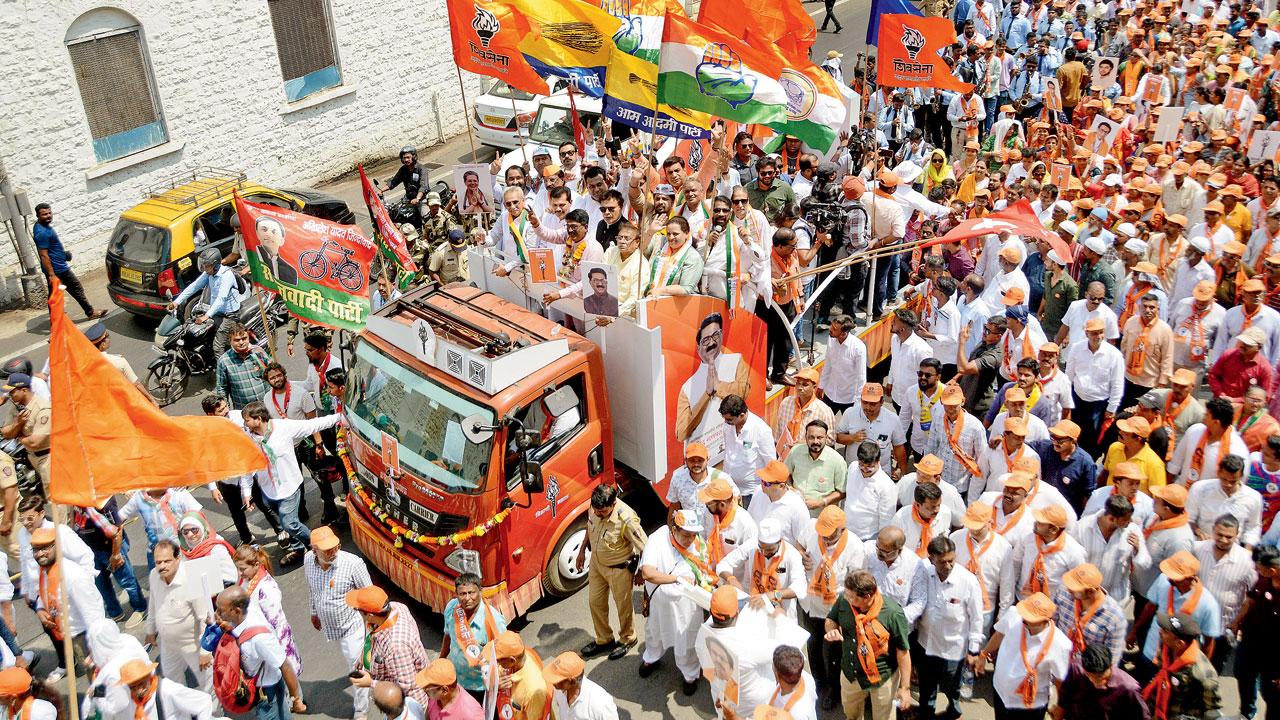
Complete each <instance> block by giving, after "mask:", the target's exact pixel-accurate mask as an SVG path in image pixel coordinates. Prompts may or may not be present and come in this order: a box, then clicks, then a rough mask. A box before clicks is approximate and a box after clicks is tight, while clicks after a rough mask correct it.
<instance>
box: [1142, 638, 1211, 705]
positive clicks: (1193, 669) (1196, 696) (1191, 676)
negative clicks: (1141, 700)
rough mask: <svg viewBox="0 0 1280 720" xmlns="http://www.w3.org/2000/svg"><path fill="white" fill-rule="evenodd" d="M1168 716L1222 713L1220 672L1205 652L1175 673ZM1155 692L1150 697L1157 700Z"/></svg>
mask: <svg viewBox="0 0 1280 720" xmlns="http://www.w3.org/2000/svg"><path fill="white" fill-rule="evenodd" d="M1170 683H1171V686H1172V687H1171V691H1170V693H1169V707H1168V713H1167V717H1169V718H1178V717H1188V718H1204V719H1206V720H1214V718H1218V717H1220V716H1221V713H1222V694H1221V692H1220V690H1219V687H1218V673H1217V672H1216V671H1214V669H1213V664H1212V663H1211V662H1209V658H1208V657H1206V656H1205V654H1204V653H1203V652H1201V653H1199V657H1197V658H1196V661H1195V662H1193V663H1191V664H1190V665H1187V666H1186V667H1184V668H1182V669H1181V670H1178V671H1177V672H1175V673H1172V675H1171V676H1170ZM1154 699H1155V693H1154V692H1153V693H1152V694H1151V696H1150V697H1149V698H1148V702H1149V703H1154Z"/></svg>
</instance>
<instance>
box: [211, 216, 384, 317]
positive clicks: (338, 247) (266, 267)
mask: <svg viewBox="0 0 1280 720" xmlns="http://www.w3.org/2000/svg"><path fill="white" fill-rule="evenodd" d="M235 202H236V212H237V213H238V214H239V216H240V227H241V230H242V232H243V234H244V248H245V254H246V255H247V256H248V259H249V270H250V272H251V273H252V276H253V282H254V284H255V285H258V286H259V287H261V288H263V289H265V290H267V291H270V292H274V293H277V294H279V295H280V298H281V299H282V300H283V301H284V303H285V305H286V306H287V307H288V308H289V312H291V313H293V314H294V315H296V316H297V317H298V318H299V319H300V320H305V321H306V322H311V323H317V324H320V325H324V326H327V327H331V328H334V329H339V330H359V329H361V328H363V327H364V324H365V321H366V320H368V318H369V311H370V301H369V266H370V264H371V263H372V262H373V256H374V254H375V253H376V252H377V246H375V245H374V243H373V242H372V241H370V240H369V239H368V238H366V237H365V236H364V235H362V234H361V233H360V230H359V228H357V227H356V226H354V225H339V224H337V223H333V222H329V221H327V220H321V219H319V218H315V217H311V216H310V215H304V214H302V213H296V212H292V211H289V210H283V209H281V208H278V207H275V206H274V205H260V204H258V203H252V202H249V201H247V200H245V199H243V198H241V197H240V196H239V195H237V196H236V198H235Z"/></svg>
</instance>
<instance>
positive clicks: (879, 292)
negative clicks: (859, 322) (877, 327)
mask: <svg viewBox="0 0 1280 720" xmlns="http://www.w3.org/2000/svg"><path fill="white" fill-rule="evenodd" d="M892 266H893V263H892V262H890V261H889V258H880V260H879V262H877V263H876V278H875V293H876V295H875V298H873V299H872V301H871V322H875V321H876V320H877V319H879V317H880V315H881V314H882V313H883V312H884V301H885V296H886V295H887V294H888V293H889V271H890V270H891V269H892Z"/></svg>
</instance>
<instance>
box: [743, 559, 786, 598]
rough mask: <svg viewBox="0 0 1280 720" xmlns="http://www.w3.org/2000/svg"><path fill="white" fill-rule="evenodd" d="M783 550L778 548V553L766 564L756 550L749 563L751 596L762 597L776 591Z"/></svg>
mask: <svg viewBox="0 0 1280 720" xmlns="http://www.w3.org/2000/svg"><path fill="white" fill-rule="evenodd" d="M784 549H785V548H781V547H779V548H778V552H776V553H774V554H773V557H771V558H769V561H768V562H767V563H766V562H765V559H764V555H761V554H760V551H759V550H756V555H755V558H754V559H752V561H751V594H752V595H764V594H766V593H771V592H773V591H774V590H777V589H778V566H780V565H781V564H782V556H783V555H784V554H785V553H784V552H783V550H784Z"/></svg>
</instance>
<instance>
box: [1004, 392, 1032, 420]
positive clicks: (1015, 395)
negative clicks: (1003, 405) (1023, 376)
mask: <svg viewBox="0 0 1280 720" xmlns="http://www.w3.org/2000/svg"><path fill="white" fill-rule="evenodd" d="M1004 401H1005V402H1007V403H1011V402H1012V403H1020V402H1026V401H1027V393H1026V391H1024V390H1023V389H1022V388H1020V387H1018V386H1017V385H1014V386H1013V387H1011V388H1009V389H1008V390H1006V391H1005V393H1004ZM1009 419H1010V420H1014V419H1016V418H1009Z"/></svg>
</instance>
